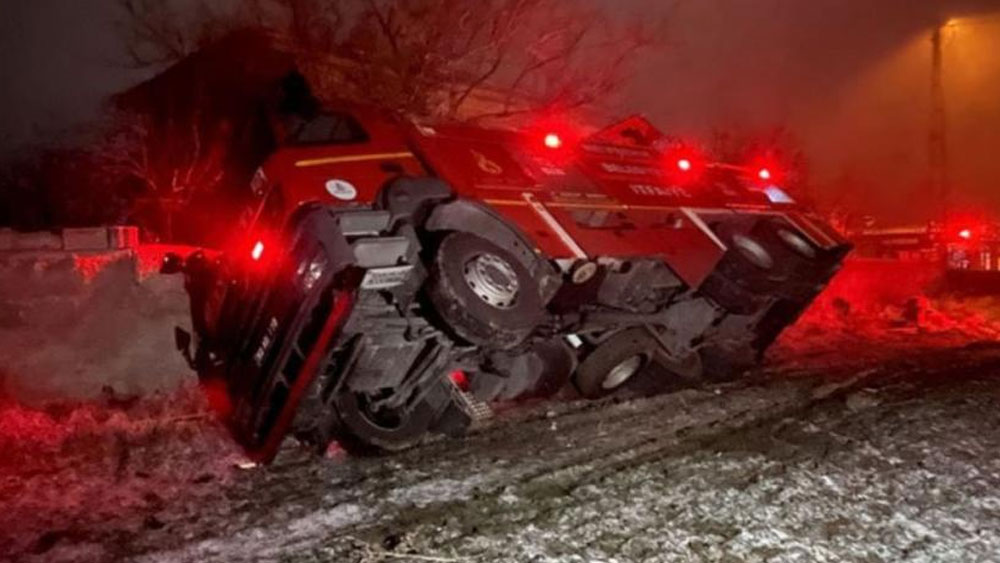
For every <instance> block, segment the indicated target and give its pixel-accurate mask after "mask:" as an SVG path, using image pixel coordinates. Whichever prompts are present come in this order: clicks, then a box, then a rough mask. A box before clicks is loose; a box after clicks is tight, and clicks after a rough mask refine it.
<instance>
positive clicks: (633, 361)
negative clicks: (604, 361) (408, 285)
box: [601, 355, 643, 390]
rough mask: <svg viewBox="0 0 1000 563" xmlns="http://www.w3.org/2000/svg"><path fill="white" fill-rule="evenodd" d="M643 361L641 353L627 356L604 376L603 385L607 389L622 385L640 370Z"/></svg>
mask: <svg viewBox="0 0 1000 563" xmlns="http://www.w3.org/2000/svg"><path fill="white" fill-rule="evenodd" d="M642 361H643V358H642V356H641V355H635V356H631V357H628V358H625V359H624V360H622V361H621V362H619V363H618V365H616V366H615V367H613V368H611V370H610V371H609V372H608V375H606V376H605V377H604V381H603V382H602V383H601V387H602V388H604V389H605V390H608V389H615V388H616V387H620V386H621V385H622V384H624V383H625V382H626V381H628V380H629V379H631V378H632V376H633V375H635V374H636V373H637V372H638V371H639V368H641V367H642Z"/></svg>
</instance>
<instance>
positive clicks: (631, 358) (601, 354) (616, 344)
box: [573, 328, 656, 399]
mask: <svg viewBox="0 0 1000 563" xmlns="http://www.w3.org/2000/svg"><path fill="white" fill-rule="evenodd" d="M655 350H656V343H655V342H653V340H652V339H651V338H650V337H649V335H648V334H646V331H645V330H643V329H641V328H633V329H628V330H624V331H622V332H619V333H618V334H616V335H614V336H612V337H611V338H609V339H607V340H605V341H604V342H603V343H601V344H600V345H599V346H598V347H597V349H596V350H594V351H593V352H591V353H590V355H588V356H587V357H586V358H584V360H583V361H582V362H581V363H580V365H579V367H577V368H576V372H574V374H573V385H574V386H576V389H577V391H579V392H580V394H581V395H583V396H584V397H586V398H588V399H600V398H601V397H606V396H608V395H610V394H612V393H614V392H615V391H617V390H618V389H620V388H621V387H622V386H623V385H625V383H626V382H628V381H629V380H630V379H632V377H634V376H635V375H636V374H637V373H639V372H641V371H642V370H643V368H645V367H646V366H647V365H649V362H650V360H651V359H652V357H653V354H654V351H655Z"/></svg>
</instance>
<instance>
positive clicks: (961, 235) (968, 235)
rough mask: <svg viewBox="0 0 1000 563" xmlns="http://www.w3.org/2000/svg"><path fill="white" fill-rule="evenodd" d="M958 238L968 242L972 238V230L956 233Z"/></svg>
mask: <svg viewBox="0 0 1000 563" xmlns="http://www.w3.org/2000/svg"><path fill="white" fill-rule="evenodd" d="M958 238H960V239H963V240H970V239H971V238H972V229H962V230H961V231H958Z"/></svg>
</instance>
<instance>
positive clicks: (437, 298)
mask: <svg viewBox="0 0 1000 563" xmlns="http://www.w3.org/2000/svg"><path fill="white" fill-rule="evenodd" d="M427 294H428V297H429V299H430V301H431V304H432V305H433V306H434V309H435V311H436V313H437V315H438V316H440V317H441V319H442V320H443V321H444V322H445V324H446V325H447V326H448V328H449V329H450V330H451V332H453V333H454V334H455V336H457V337H458V338H460V339H461V340H464V341H466V342H469V343H470V344H475V345H478V346H486V347H490V348H494V349H509V348H513V347H515V346H517V345H518V344H520V343H522V342H523V341H524V340H525V339H526V338H527V337H528V335H529V334H531V332H532V331H533V330H534V329H535V327H536V326H537V325H538V323H539V321H540V320H541V318H542V311H543V309H542V303H541V297H540V296H539V289H538V282H537V280H535V279H534V277H532V275H531V272H529V271H528V270H527V268H525V267H524V265H523V264H521V262H520V261H518V260H517V258H516V257H515V256H514V255H513V254H512V253H510V252H509V251H507V250H506V249H503V248H501V247H499V246H497V245H496V244H493V243H492V242H490V241H488V240H486V239H483V238H480V237H477V236H475V235H472V234H469V233H461V232H455V233H451V234H449V235H447V236H446V237H445V238H444V240H442V241H441V244H440V246H439V247H438V250H437V254H436V255H435V257H434V263H433V264H432V265H431V278H430V282H429V285H428V291H427Z"/></svg>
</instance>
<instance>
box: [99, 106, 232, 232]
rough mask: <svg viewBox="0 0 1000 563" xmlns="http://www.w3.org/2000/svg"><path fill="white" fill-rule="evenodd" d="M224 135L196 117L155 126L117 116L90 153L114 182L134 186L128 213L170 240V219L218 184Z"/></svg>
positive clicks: (129, 115)
mask: <svg viewBox="0 0 1000 563" xmlns="http://www.w3.org/2000/svg"><path fill="white" fill-rule="evenodd" d="M226 136H227V131H226V127H225V125H224V124H222V123H206V121H205V120H202V119H200V116H198V115H194V116H187V117H186V118H184V119H178V120H168V122H167V123H160V124H158V123H154V120H153V119H152V118H151V117H150V116H148V115H143V114H141V113H138V112H132V111H122V112H117V113H115V114H114V116H113V119H112V120H111V123H110V124H109V127H108V133H107V135H106V138H105V139H104V141H103V142H102V143H100V144H99V145H98V148H97V149H96V151H95V164H96V166H97V167H98V168H99V169H100V170H102V171H103V172H104V173H105V174H107V175H108V176H109V177H110V178H112V179H114V181H116V182H118V183H121V184H127V185H131V186H133V187H134V189H133V192H134V194H135V195H134V198H133V207H132V209H131V211H130V215H132V216H133V217H136V216H145V217H147V219H146V221H144V222H145V223H146V225H145V226H147V227H148V228H149V230H151V231H159V232H157V233H156V234H158V235H160V236H161V237H164V238H167V239H171V238H173V236H174V234H175V233H174V232H173V231H174V229H173V223H174V215H175V214H177V213H178V212H180V211H182V210H184V209H185V208H186V207H187V206H189V205H190V204H191V201H192V200H193V199H194V198H196V197H197V196H199V195H200V194H203V193H210V192H212V191H213V190H215V189H216V188H218V186H219V184H220V182H222V180H223V178H224V175H225V170H224V159H225V147H226V139H225V138H226ZM150 215H152V216H153V217H152V218H151V220H150V219H149V216H150Z"/></svg>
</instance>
